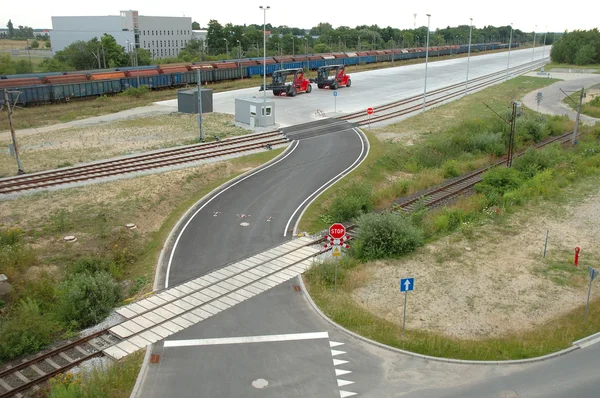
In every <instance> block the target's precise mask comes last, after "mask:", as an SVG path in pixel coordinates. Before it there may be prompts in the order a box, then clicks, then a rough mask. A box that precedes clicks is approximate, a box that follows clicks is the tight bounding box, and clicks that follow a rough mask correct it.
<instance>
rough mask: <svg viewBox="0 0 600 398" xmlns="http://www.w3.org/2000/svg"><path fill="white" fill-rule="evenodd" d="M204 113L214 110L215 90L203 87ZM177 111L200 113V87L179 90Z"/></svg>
mask: <svg viewBox="0 0 600 398" xmlns="http://www.w3.org/2000/svg"><path fill="white" fill-rule="evenodd" d="M201 92H202V113H210V112H212V111H213V91H212V90H209V89H207V88H203V89H202V90H201ZM177 111H178V112H182V113H192V114H193V113H198V89H197V88H193V89H188V88H186V89H182V90H177Z"/></svg>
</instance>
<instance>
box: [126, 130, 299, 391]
mask: <svg viewBox="0 0 600 398" xmlns="http://www.w3.org/2000/svg"><path fill="white" fill-rule="evenodd" d="M295 145H298V144H295ZM295 145H294V143H293V142H292V143H291V145H288V147H287V148H286V149H285V150H284V151H283V152H281V153H280V154H279V155H277V156H275V157H274V158H273V159H271V160H269V161H268V162H267V163H264V164H262V165H260V166H258V167H256V168H254V169H252V170H248V171H247V172H245V173H243V174H240V175H239V176H237V177H235V178H233V179H231V180H229V181H227V182H225V183H223V184H221V185H220V186H218V187H217V188H215V189H213V190H212V191H210V192H209V193H207V194H206V195H204V196H203V197H202V198H201V199H200V200H198V201H197V202H196V203H195V204H194V205H193V206H191V207H190V208H189V209H188V210H187V211H186V212H185V213H184V214H183V216H181V217H180V218H179V220H178V221H177V223H176V224H175V226H174V227H173V229H171V232H170V233H169V236H167V239H166V240H165V243H164V245H163V248H162V250H161V251H160V255H159V257H158V265H157V267H156V272H155V274H154V284H153V286H152V290H153V291H155V290H158V289H159V285H163V286H164V280H162V279H163V277H162V273H163V270H164V267H165V258H166V256H167V252H168V251H169V250H171V248H172V245H173V243H174V240H173V238H174V237H175V235H176V234H177V233H179V231H180V230H181V228H182V226H183V225H184V223H185V222H187V219H188V217H189V216H190V215H191V214H193V213H194V212H195V211H196V209H197V208H198V206H201V205H202V204H203V203H204V202H205V201H206V200H208V199H210V198H211V197H212V196H213V195H215V194H216V193H218V192H219V191H221V190H223V189H225V188H227V187H228V186H230V185H232V184H234V183H236V182H237V181H239V180H241V179H242V178H245V177H246V176H248V175H249V174H252V173H254V172H257V171H260V170H262V169H263V168H265V167H267V166H269V165H271V164H272V163H274V162H276V161H278V160H280V159H281V158H282V157H284V156H286V155H287V154H288V152H290V151H291V150H292V149H293V148H294V147H295ZM154 346H155V344H151V345H150V346H148V347H146V355H145V356H144V362H143V363H142V368H141V369H140V373H139V374H138V377H137V380H136V382H135V386H134V387H133V390H132V392H131V395H130V398H135V397H137V396H138V394H139V392H140V388H141V386H142V384H143V382H144V380H145V378H146V375H147V373H148V365H149V363H150V355H151V353H152V350H153V349H154Z"/></svg>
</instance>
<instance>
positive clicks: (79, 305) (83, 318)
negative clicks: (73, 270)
mask: <svg viewBox="0 0 600 398" xmlns="http://www.w3.org/2000/svg"><path fill="white" fill-rule="evenodd" d="M120 299H121V287H120V286H119V284H118V283H117V282H116V281H115V280H114V279H113V278H112V277H111V276H110V274H108V273H107V272H103V271H100V272H98V273H96V274H89V273H79V274H75V275H72V276H71V277H70V278H69V279H67V280H66V281H65V282H63V283H62V284H61V286H60V288H59V302H58V307H57V313H58V315H59V317H60V319H61V320H62V321H63V322H65V323H66V324H69V325H71V326H73V327H75V328H85V327H87V326H90V325H93V324H95V323H98V322H100V321H102V320H103V319H104V318H105V317H106V316H107V315H108V314H109V313H110V311H111V310H112V309H113V307H114V306H115V305H116V304H117V302H118V301H119V300H120Z"/></svg>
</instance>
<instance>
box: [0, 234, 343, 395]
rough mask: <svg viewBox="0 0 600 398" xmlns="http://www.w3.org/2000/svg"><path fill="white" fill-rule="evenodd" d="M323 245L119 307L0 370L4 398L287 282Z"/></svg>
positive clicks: (239, 265)
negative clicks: (88, 328)
mask: <svg viewBox="0 0 600 398" xmlns="http://www.w3.org/2000/svg"><path fill="white" fill-rule="evenodd" d="M351 228H352V227H349V229H351ZM324 241H325V239H324V238H320V239H311V238H306V237H303V238H298V239H294V240H292V241H289V242H286V243H284V244H282V245H279V246H276V247H275V248H272V249H269V250H266V251H263V252H260V253H257V254H255V255H253V256H251V257H248V258H247V259H244V260H241V261H237V262H232V263H230V264H227V265H225V266H223V267H221V268H218V269H215V270H213V271H212V272H210V273H208V274H206V275H203V276H201V277H199V278H196V279H192V280H190V281H186V282H183V283H181V284H178V285H175V286H172V287H169V288H167V289H163V290H161V291H156V292H153V294H152V295H151V296H148V297H146V298H144V299H142V300H138V301H137V302H134V303H131V304H128V305H126V306H123V307H120V308H118V309H117V310H116V312H118V313H119V314H120V315H121V316H123V317H124V318H125V319H126V320H125V321H123V322H121V323H119V324H117V325H115V326H112V327H110V328H107V329H103V330H100V331H98V332H95V333H93V334H91V335H89V336H86V337H82V338H80V339H78V340H75V341H72V342H69V343H67V344H65V345H63V346H61V347H58V348H55V349H53V350H51V351H48V352H45V353H41V354H38V355H37V356H35V357H34V358H31V359H28V360H24V361H22V362H21V363H20V364H13V365H12V366H7V367H6V368H4V369H2V370H0V398H8V397H22V396H23V393H27V392H29V391H31V390H36V389H39V387H40V386H41V385H42V384H43V383H45V382H46V381H47V380H49V379H50V378H52V377H54V376H56V375H57V374H60V373H64V372H66V371H68V370H69V369H71V368H73V367H75V366H77V365H79V364H81V363H82V362H85V361H87V360H89V359H92V358H95V357H100V356H106V357H108V358H111V359H116V360H118V359H121V358H123V357H124V356H126V355H129V354H131V353H133V352H135V351H137V350H140V349H143V348H144V347H146V346H147V345H149V344H152V343H154V342H156V341H159V340H162V339H164V338H166V337H168V336H169V335H171V334H174V333H177V332H178V331H179V330H182V329H183V328H184V327H189V326H191V325H192V324H195V323H198V322H201V321H202V320H204V319H206V318H208V317H210V316H212V315H216V314H217V313H219V312H220V311H223V310H225V309H227V308H229V307H231V306H233V305H235V304H237V303H239V302H242V301H244V300H247V299H249V298H251V297H253V296H255V295H257V294H260V293H262V292H263V291H266V290H268V289H270V288H272V287H275V286H277V285H279V284H281V283H284V282H285V281H288V280H290V279H292V278H294V277H296V276H297V275H299V274H301V273H303V272H305V271H306V270H307V269H308V268H310V266H311V265H312V260H313V258H314V257H316V256H318V255H320V254H322V253H325V252H327V251H328V250H331V249H325V248H323V247H322V246H320V243H322V242H324ZM317 245H319V247H317ZM159 314H160V315H159Z"/></svg>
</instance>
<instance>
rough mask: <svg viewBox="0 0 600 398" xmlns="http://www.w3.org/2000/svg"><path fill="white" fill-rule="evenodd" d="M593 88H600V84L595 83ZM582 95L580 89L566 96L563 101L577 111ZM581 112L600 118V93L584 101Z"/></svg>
mask: <svg viewBox="0 0 600 398" xmlns="http://www.w3.org/2000/svg"><path fill="white" fill-rule="evenodd" d="M592 88H595V89H598V88H600V85H595V86H594V87H592ZM586 95H589V94H586ZM580 96H581V93H580V92H579V91H576V92H574V93H573V94H571V95H569V96H568V97H565V99H564V100H563V103H565V104H567V105H568V106H569V107H570V108H571V109H573V110H574V111H577V107H578V106H579V98H580ZM581 113H582V114H584V115H587V116H590V117H595V118H600V95H598V94H596V96H595V97H594V98H593V99H591V100H590V101H588V102H586V103H583V104H582V106H581Z"/></svg>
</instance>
